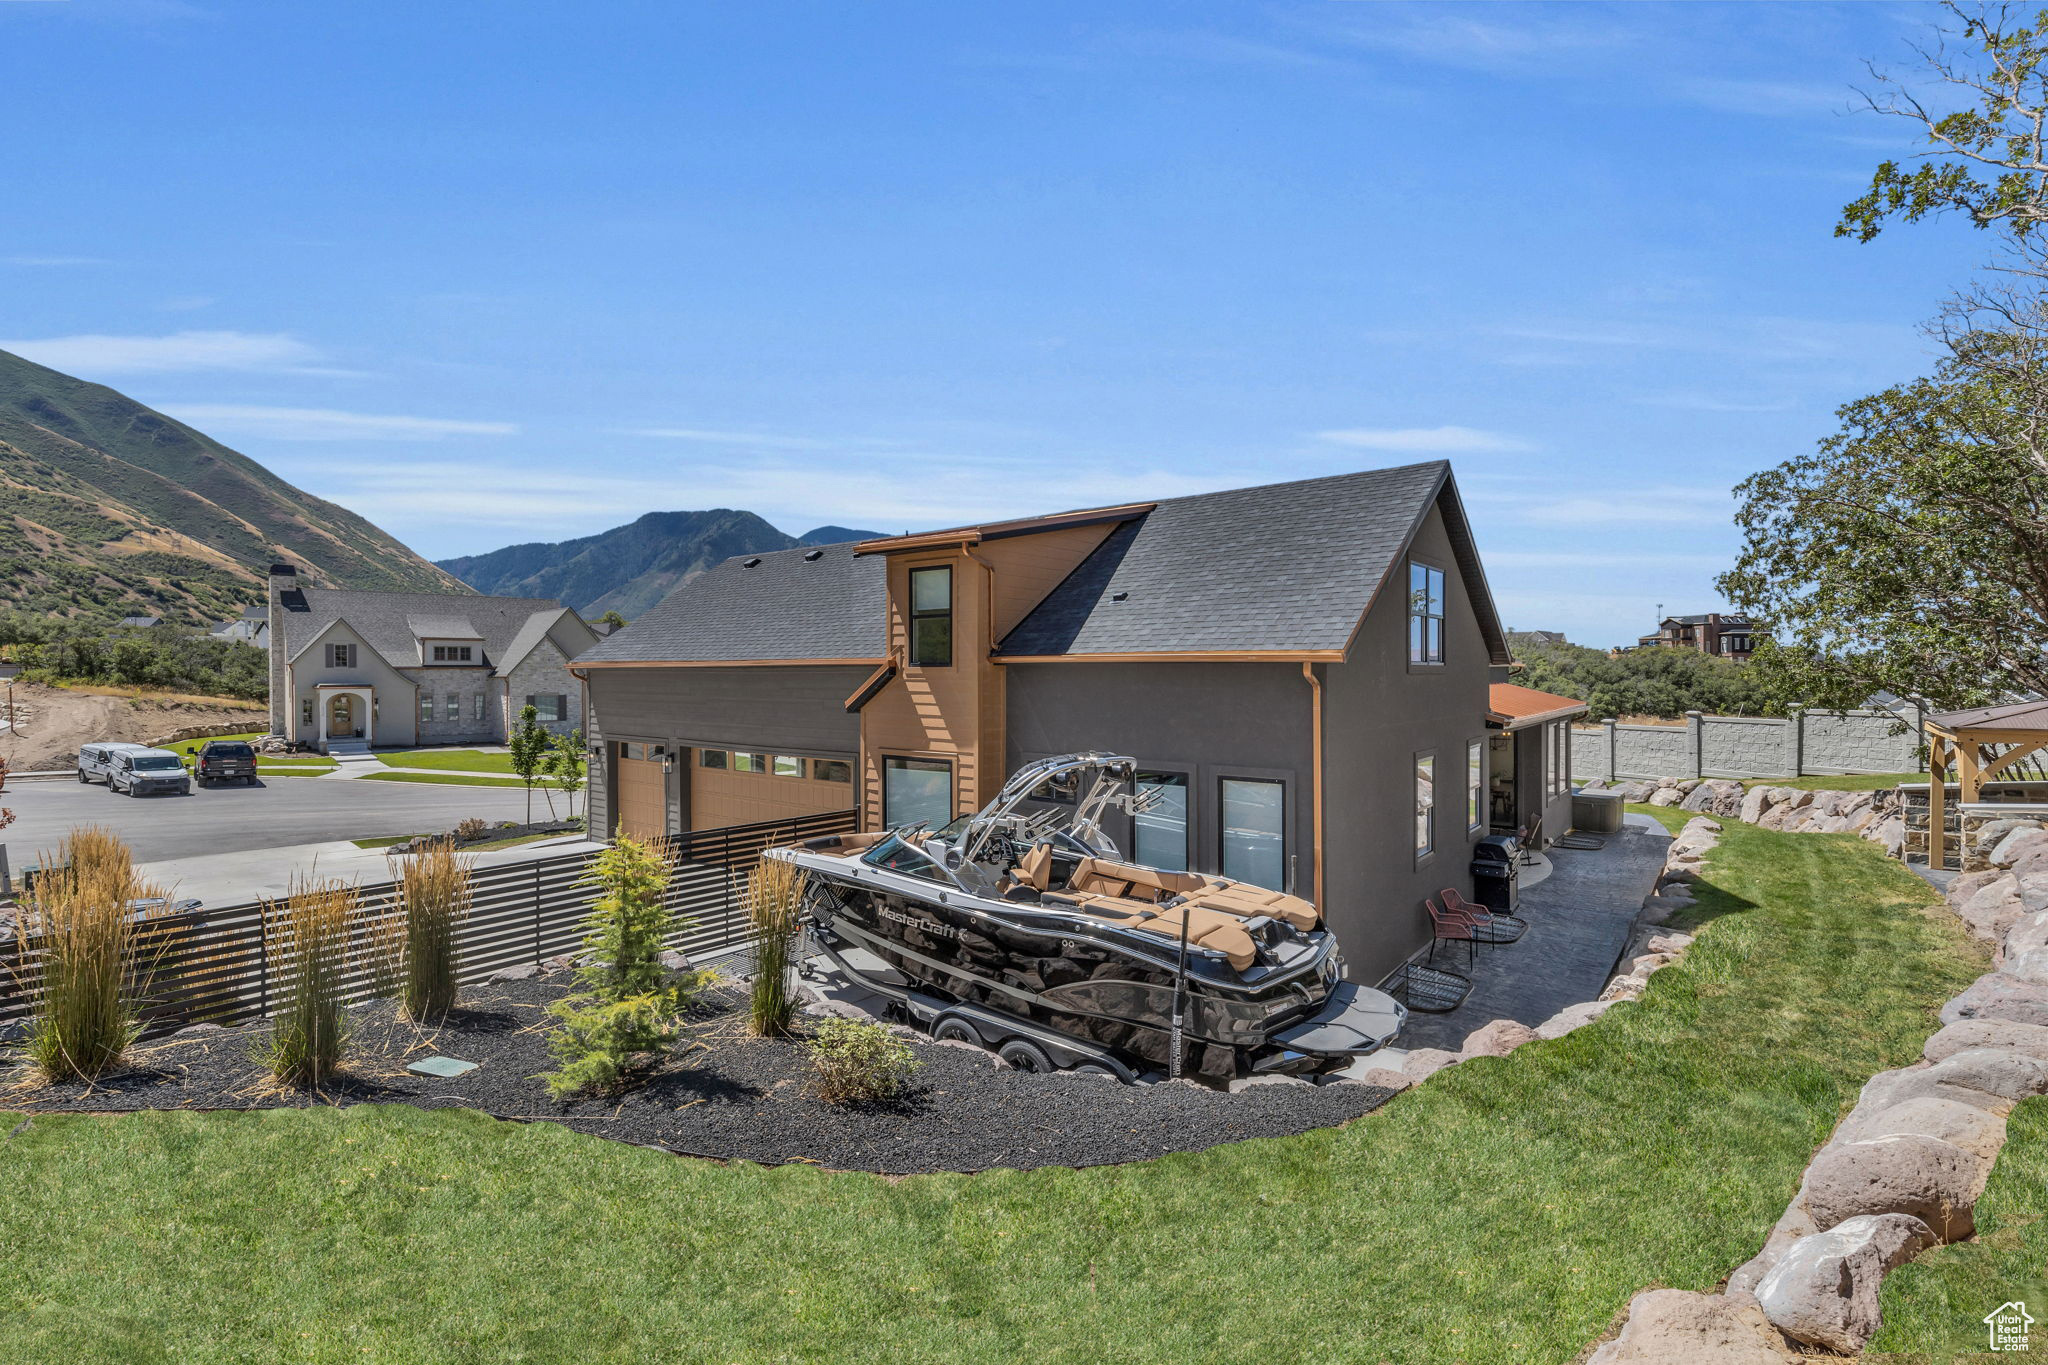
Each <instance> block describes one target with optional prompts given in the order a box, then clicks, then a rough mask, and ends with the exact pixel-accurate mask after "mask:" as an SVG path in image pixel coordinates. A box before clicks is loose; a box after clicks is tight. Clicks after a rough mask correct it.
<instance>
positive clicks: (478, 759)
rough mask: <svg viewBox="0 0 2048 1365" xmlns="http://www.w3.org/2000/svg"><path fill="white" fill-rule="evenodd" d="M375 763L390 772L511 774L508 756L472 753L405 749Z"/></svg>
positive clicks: (382, 757) (382, 755)
mask: <svg viewBox="0 0 2048 1365" xmlns="http://www.w3.org/2000/svg"><path fill="white" fill-rule="evenodd" d="M377 761H378V762H380V763H383V764H385V765H386V766H388V767H392V768H456V769H460V770H462V771H464V772H472V773H504V774H506V775H507V776H508V777H509V776H510V775H511V773H512V755H510V754H487V753H482V752H480V751H478V750H476V749H405V750H402V751H399V752H395V753H380V754H378V755H377Z"/></svg>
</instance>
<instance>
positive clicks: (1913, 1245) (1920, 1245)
mask: <svg viewBox="0 0 2048 1365" xmlns="http://www.w3.org/2000/svg"><path fill="white" fill-rule="evenodd" d="M1934 1244H1935V1236H1934V1232H1933V1230H1932V1229H1930V1228H1929V1227H1928V1226H1927V1224H1925V1223H1923V1222H1921V1221H1920V1220H1919V1219H1918V1218H1914V1217H1911V1216H1909V1215H1906V1214H1901V1213H1886V1214H1878V1215H1875V1216H1865V1217H1858V1218H1851V1219H1848V1220H1847V1221H1845V1222H1842V1223H1839V1224H1837V1225H1836V1226H1834V1227H1832V1228H1829V1229H1828V1230H1827V1231H1826V1232H1817V1233H1815V1234H1813V1235H1812V1236H1811V1237H1802V1238H1800V1239H1799V1241H1797V1242H1796V1243H1794V1244H1793V1245H1792V1246H1791V1247H1790V1248H1789V1249H1788V1250H1787V1251H1786V1253H1785V1255H1784V1257H1783V1259H1781V1260H1780V1261H1779V1262H1778V1264H1777V1265H1776V1266H1775V1267H1773V1268H1772V1270H1771V1272H1770V1274H1768V1275H1766V1276H1764V1278H1763V1281H1762V1282H1761V1283H1760V1284H1758V1285H1757V1289H1756V1300H1757V1307H1758V1308H1759V1309H1761V1310H1762V1312H1763V1315H1764V1317H1765V1318H1766V1319H1767V1320H1768V1321H1769V1322H1770V1324H1771V1326H1773V1327H1775V1328H1777V1329H1778V1330H1779V1331H1781V1332H1783V1333H1784V1334H1785V1335H1786V1336H1788V1337H1791V1338H1792V1339H1793V1340H1794V1341H1799V1342H1804V1343H1806V1344H1807V1345H1809V1346H1824V1347H1826V1348H1827V1349H1829V1350H1831V1351H1839V1352H1841V1353H1842V1354H1844V1355H1854V1354H1856V1353H1857V1352H1858V1351H1861V1350H1862V1349H1863V1347H1864V1346H1865V1345H1866V1344H1867V1343H1868V1342H1869V1341H1870V1338H1871V1337H1872V1336H1874V1335H1876V1333H1877V1328H1878V1314H1877V1294H1878V1290H1879V1289H1880V1288H1881V1287H1882V1286H1883V1284H1884V1277H1885V1276H1886V1275H1889V1274H1890V1273H1891V1272H1892V1271H1894V1270H1896V1269H1898V1268H1899V1267H1900V1266H1902V1265H1904V1264H1905V1263H1906V1262H1907V1261H1910V1260H1912V1259H1913V1257H1915V1256H1917V1255H1919V1254H1920V1253H1921V1252H1922V1251H1925V1250H1926V1249H1927V1248H1928V1247H1930V1246H1933V1245H1934Z"/></svg>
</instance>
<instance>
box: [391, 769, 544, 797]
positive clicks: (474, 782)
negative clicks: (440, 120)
mask: <svg viewBox="0 0 2048 1365" xmlns="http://www.w3.org/2000/svg"><path fill="white" fill-rule="evenodd" d="M356 781H358V782H440V783H444V784H446V785H448V786H452V787H520V786H524V785H525V783H523V782H521V781H520V780H519V779H518V778H516V777H469V776H466V775H465V774H462V773H364V774H363V775H362V776H361V777H359V778H357V779H356ZM534 795H535V796H539V795H540V788H538V787H535V788H534Z"/></svg>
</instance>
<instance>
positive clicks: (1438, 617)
mask: <svg viewBox="0 0 2048 1365" xmlns="http://www.w3.org/2000/svg"><path fill="white" fill-rule="evenodd" d="M1443 661H1444V571H1443V570H1442V569H1433V568H1431V567H1430V566H1429V565H1427V564H1418V563H1416V562H1414V561H1413V560H1411V561H1409V564H1408V662H1409V663H1411V664H1440V663H1442V662H1443Z"/></svg>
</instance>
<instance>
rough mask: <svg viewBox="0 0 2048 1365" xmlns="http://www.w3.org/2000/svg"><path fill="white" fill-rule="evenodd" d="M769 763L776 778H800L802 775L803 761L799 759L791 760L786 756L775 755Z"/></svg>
mask: <svg viewBox="0 0 2048 1365" xmlns="http://www.w3.org/2000/svg"><path fill="white" fill-rule="evenodd" d="M771 762H772V763H773V766H774V771H775V775H776V776H777V777H802V776H803V775H804V761H803V760H802V759H800V758H791V757H790V756H789V755H788V754H777V755H775V757H774V759H773V760H771Z"/></svg>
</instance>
